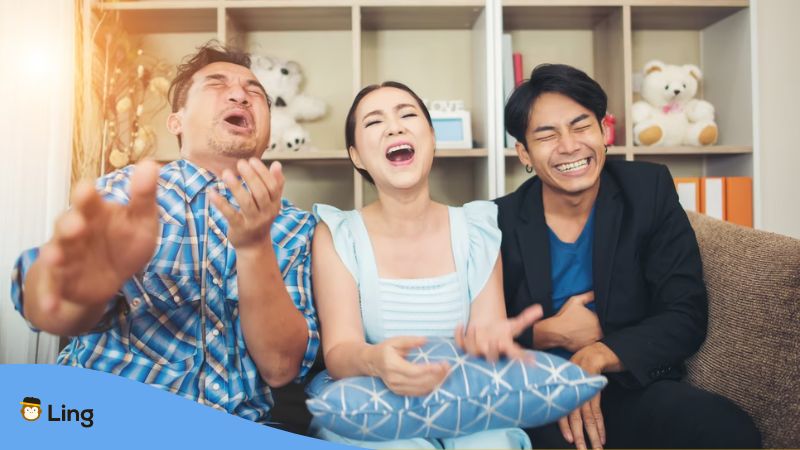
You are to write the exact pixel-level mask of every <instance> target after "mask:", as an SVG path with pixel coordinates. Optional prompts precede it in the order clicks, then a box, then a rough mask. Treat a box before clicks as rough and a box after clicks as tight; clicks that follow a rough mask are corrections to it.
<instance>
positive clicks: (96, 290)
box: [26, 161, 159, 314]
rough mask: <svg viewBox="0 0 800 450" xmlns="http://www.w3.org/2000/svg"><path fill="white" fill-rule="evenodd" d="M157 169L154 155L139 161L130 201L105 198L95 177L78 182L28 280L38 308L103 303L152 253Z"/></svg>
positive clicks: (155, 230)
mask: <svg viewBox="0 0 800 450" xmlns="http://www.w3.org/2000/svg"><path fill="white" fill-rule="evenodd" d="M158 172H159V166H158V164H156V163H155V162H152V161H145V162H142V163H139V164H137V165H136V166H135V168H134V172H133V175H132V177H131V183H130V201H129V203H128V205H120V204H118V203H112V202H108V201H104V200H103V199H102V198H101V197H100V194H99V193H98V192H97V191H96V190H95V188H94V186H93V185H92V183H89V182H81V183H80V184H79V185H78V186H76V188H75V190H74V192H73V194H72V198H71V203H72V208H71V209H70V210H68V211H67V212H65V213H64V214H62V215H61V216H60V217H59V218H58V220H56V223H55V231H54V233H53V237H52V239H50V241H49V242H47V244H45V245H44V246H43V247H42V248H41V253H40V258H39V261H37V264H38V265H39V268H38V274H37V280H36V281H37V282H36V283H35V284H34V285H33V286H28V287H29V290H30V289H33V290H35V292H29V293H28V294H27V295H30V294H34V295H33V296H34V297H35V298H36V299H37V300H38V306H39V311H40V312H42V313H44V314H54V313H56V312H57V311H58V310H59V309H60V307H61V306H62V305H63V304H64V302H70V303H74V304H78V305H84V306H89V307H95V306H99V305H105V303H106V302H107V301H108V300H110V299H111V298H112V297H113V296H114V294H116V292H117V291H118V290H119V289H120V287H121V286H122V285H123V283H124V282H125V281H126V280H127V279H128V278H130V277H131V276H132V275H133V274H134V273H136V272H137V271H139V270H141V269H142V267H144V265H145V264H146V263H147V262H148V261H149V260H150V258H152V256H153V252H154V250H155V246H156V240H157V237H158V207H157V204H156V185H157V181H158ZM26 286H27V285H26Z"/></svg>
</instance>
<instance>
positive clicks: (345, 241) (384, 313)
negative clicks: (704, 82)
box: [311, 201, 531, 449]
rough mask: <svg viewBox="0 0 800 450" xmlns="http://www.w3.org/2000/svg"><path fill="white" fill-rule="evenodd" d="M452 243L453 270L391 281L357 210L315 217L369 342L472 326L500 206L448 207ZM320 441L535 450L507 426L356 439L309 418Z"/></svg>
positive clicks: (491, 260) (323, 208) (320, 211)
mask: <svg viewBox="0 0 800 450" xmlns="http://www.w3.org/2000/svg"><path fill="white" fill-rule="evenodd" d="M448 211H449V215H450V241H451V245H452V249H453V260H454V261H455V265H456V271H455V272H453V273H450V274H447V275H442V276H438V277H431V278H414V279H386V278H380V277H379V276H378V268H377V265H376V263H375V255H374V253H373V250H372V244H371V242H370V239H369V235H368V234H367V228H366V226H365V225H364V220H363V218H362V217H361V213H359V212H358V211H341V210H339V209H337V208H334V207H333V206H328V205H321V204H317V205H314V214H316V216H317V217H318V218H319V219H320V220H322V221H323V222H325V224H326V225H327V226H328V228H329V229H330V231H331V235H332V236H333V244H334V247H335V248H336V253H337V254H338V255H339V257H340V258H341V260H342V262H343V263H344V265H345V267H347V270H348V271H349V272H350V273H351V274H352V275H353V279H354V280H355V281H356V284H357V286H358V292H359V297H360V304H361V320H362V323H363V324H364V334H365V337H366V340H367V342H368V343H370V344H375V343H378V342H381V341H383V340H384V339H386V338H389V337H393V336H426V337H434V336H436V337H448V338H449V337H452V336H453V333H454V332H455V327H456V325H457V324H459V323H467V322H468V320H469V311H470V306H471V304H472V301H473V300H475V298H476V297H477V296H478V294H480V292H481V290H483V287H484V286H485V285H486V282H487V280H488V279H489V276H490V275H491V273H492V269H493V268H494V264H495V262H496V261H497V257H498V255H499V253H500V241H501V238H502V235H501V232H500V229H499V228H498V227H497V206H496V205H495V204H494V203H492V202H488V201H475V202H470V203H467V204H466V205H464V206H463V207H460V208H458V207H448ZM311 433H312V435H315V436H317V437H319V438H322V439H325V440H328V441H334V442H339V443H343V444H348V445H354V446H359V447H368V448H464V449H470V448H508V449H527V448H531V444H530V440H529V439H528V435H527V434H525V432H524V431H522V430H521V429H519V428H505V429H500V430H490V431H484V432H481V433H475V434H471V435H468V436H461V437H457V438H448V439H422V438H416V439H404V440H396V441H359V440H354V439H348V438H345V437H343V436H340V435H338V434H336V433H334V432H332V431H330V430H328V429H325V428H323V427H321V426H319V425H318V424H317V423H315V422H312V424H311Z"/></svg>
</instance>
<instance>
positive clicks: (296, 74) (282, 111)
mask: <svg viewBox="0 0 800 450" xmlns="http://www.w3.org/2000/svg"><path fill="white" fill-rule="evenodd" d="M251 66H252V67H251V69H252V71H253V74H255V76H256V78H258V81H260V82H261V84H262V85H264V88H265V89H266V90H267V95H269V97H270V98H271V99H272V108H271V110H270V113H271V116H272V120H271V128H272V130H271V133H270V141H269V145H268V146H267V151H298V150H310V149H311V146H310V143H311V137H310V136H309V134H308V131H306V130H305V129H304V128H303V127H302V126H300V124H299V123H297V122H298V121H310V120H315V119H319V118H320V117H322V116H323V115H324V114H325V109H326V105H325V102H323V101H322V100H320V99H318V98H314V97H310V96H308V95H305V94H301V93H300V85H301V84H302V83H303V73H302V72H301V71H300V66H299V65H298V64H297V63H296V62H294V61H286V60H284V59H280V58H274V57H269V56H259V55H254V56H253V57H252V59H251Z"/></svg>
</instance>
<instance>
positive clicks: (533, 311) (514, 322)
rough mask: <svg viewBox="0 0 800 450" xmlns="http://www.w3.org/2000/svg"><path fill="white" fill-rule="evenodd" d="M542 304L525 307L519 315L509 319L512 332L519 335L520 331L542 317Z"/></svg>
mask: <svg viewBox="0 0 800 450" xmlns="http://www.w3.org/2000/svg"><path fill="white" fill-rule="evenodd" d="M543 314H544V313H543V311H542V306H541V305H538V304H537V305H533V306H529V307H527V308H525V310H524V311H522V313H520V314H519V315H518V316H516V317H514V318H511V319H508V322H509V325H510V326H511V334H512V335H513V336H519V335H520V333H522V332H523V331H525V330H526V329H528V328H529V327H531V326H533V323H534V322H536V321H537V320H539V319H541V318H542V315H543Z"/></svg>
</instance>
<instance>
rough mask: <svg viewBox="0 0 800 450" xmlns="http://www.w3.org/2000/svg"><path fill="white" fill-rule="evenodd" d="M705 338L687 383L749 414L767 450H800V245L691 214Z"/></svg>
mask: <svg viewBox="0 0 800 450" xmlns="http://www.w3.org/2000/svg"><path fill="white" fill-rule="evenodd" d="M689 220H690V221H691V223H692V227H694V230H695V233H696V234H697V241H698V243H699V244H700V253H701V255H702V258H703V270H704V277H705V282H706V287H707V288H708V300H709V322H708V337H707V338H706V341H705V343H704V344H703V347H702V348H701V349H700V351H699V352H698V353H697V354H696V355H695V356H694V357H693V358H692V359H691V360H690V361H689V363H688V380H689V382H691V383H693V384H694V385H696V386H699V387H702V388H704V389H707V390H710V391H713V392H717V393H719V394H722V395H724V396H726V397H728V398H730V399H731V400H733V401H734V402H736V403H737V404H738V405H739V406H741V407H742V408H744V410H745V411H747V412H748V413H749V414H750V415H751V417H753V419H754V420H755V423H756V426H758V428H759V430H761V436H762V439H763V444H764V446H765V447H769V448H774V447H779V448H786V447H795V448H796V447H800V240H797V239H792V238H789V237H786V236H781V235H777V234H772V233H767V232H764V231H757V230H753V229H750V228H743V227H739V226H736V225H732V224H729V223H726V222H722V221H719V220H715V219H711V218H709V217H707V216H703V215H700V214H693V213H689Z"/></svg>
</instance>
